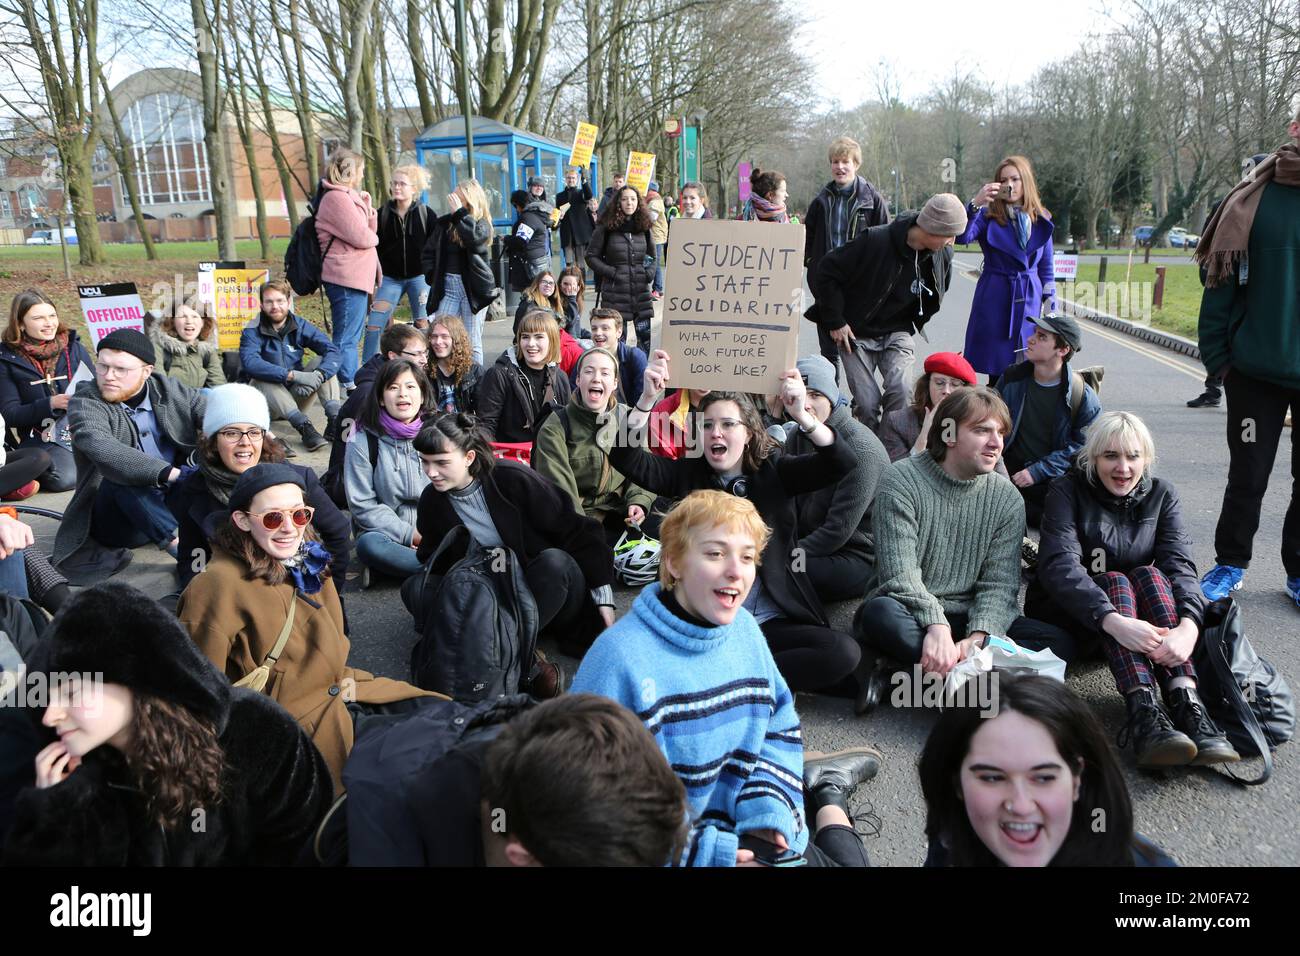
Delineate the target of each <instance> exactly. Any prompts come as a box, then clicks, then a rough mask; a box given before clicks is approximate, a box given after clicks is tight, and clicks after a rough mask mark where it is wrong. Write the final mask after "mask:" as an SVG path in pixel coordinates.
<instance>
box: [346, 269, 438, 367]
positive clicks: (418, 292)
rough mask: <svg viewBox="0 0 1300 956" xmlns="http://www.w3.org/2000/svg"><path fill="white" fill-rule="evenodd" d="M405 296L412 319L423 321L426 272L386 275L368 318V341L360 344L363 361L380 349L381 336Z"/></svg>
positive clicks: (425, 297) (427, 295)
mask: <svg viewBox="0 0 1300 956" xmlns="http://www.w3.org/2000/svg"><path fill="white" fill-rule="evenodd" d="M402 296H406V301H407V304H408V305H410V307H411V319H412V321H415V322H423V321H424V300H425V299H427V298H428V297H429V283H427V282H425V281H424V276H412V277H411V278H409V279H392V278H389V277H388V276H384V281H383V282H381V283H379V291H378V292H376V293H375V304H374V306H373V307H372V308H371V310H370V320H369V321H368V322H366V339H365V344H364V345H362V346H361V361H363V362H369V361H370V360H371V359H372V358H373V357H374V356H375V355H376V354H378V352H379V337H380V336H381V335H383V332H384V329H386V328H388V326H389V324H390V323H391V321H392V315H393V312H394V311H395V310H396V309H397V306H398V304H399V303H400V302H401V301H402Z"/></svg>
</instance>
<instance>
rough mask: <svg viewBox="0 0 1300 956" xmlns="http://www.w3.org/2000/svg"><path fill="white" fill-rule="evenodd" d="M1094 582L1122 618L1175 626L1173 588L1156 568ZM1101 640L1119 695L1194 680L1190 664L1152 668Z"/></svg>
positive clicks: (1114, 643) (1111, 642) (1112, 642)
mask: <svg viewBox="0 0 1300 956" xmlns="http://www.w3.org/2000/svg"><path fill="white" fill-rule="evenodd" d="M1093 580H1094V581H1096V582H1097V584H1098V585H1099V586H1100V587H1101V589H1102V590H1103V591H1105V592H1106V596H1107V597H1109V598H1110V603H1111V604H1113V605H1115V610H1116V611H1118V612H1119V613H1120V614H1123V615H1124V616H1125V617H1134V618H1137V619H1138V620H1141V621H1146V622H1147V623H1148V624H1154V625H1155V626H1156V627H1176V626H1177V624H1178V603H1177V602H1176V601H1175V600H1174V588H1173V585H1172V584H1170V583H1169V579H1168V578H1167V577H1165V575H1164V572H1163V571H1161V570H1160V569H1159V568H1157V567H1154V566H1152V565H1144V566H1142V567H1140V568H1134V569H1133V570H1132V571H1130V572H1129V573H1128V574H1127V575H1125V574H1122V573H1120V572H1119V571H1107V572H1106V573H1105V574H1097V575H1094V576H1093ZM1101 638H1102V646H1103V647H1104V648H1105V649H1106V660H1107V662H1108V663H1109V664H1110V672H1111V673H1112V674H1113V675H1115V684H1116V686H1117V687H1119V692H1120V693H1121V694H1127V693H1128V692H1129V691H1132V690H1136V689H1137V688H1138V687H1139V686H1142V685H1144V684H1145V685H1146V686H1148V687H1150V686H1152V685H1154V684H1155V683H1156V682H1157V681H1159V683H1160V686H1161V687H1165V686H1167V685H1168V683H1169V679H1170V678H1171V677H1191V678H1193V679H1195V677H1196V669H1195V668H1194V667H1192V662H1191V661H1190V660H1189V661H1185V662H1184V663H1182V664H1179V665H1178V666H1177V667H1165V666H1163V665H1161V664H1152V663H1151V659H1150V658H1148V657H1147V656H1146V655H1145V654H1141V653H1139V652H1137V651H1131V650H1129V649H1128V648H1127V647H1124V646H1123V645H1122V644H1120V643H1119V642H1118V641H1117V640H1115V638H1113V637H1111V636H1110V635H1109V634H1106V633H1105V632H1102V635H1101Z"/></svg>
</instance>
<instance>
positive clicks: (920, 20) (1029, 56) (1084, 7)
mask: <svg viewBox="0 0 1300 956" xmlns="http://www.w3.org/2000/svg"><path fill="white" fill-rule="evenodd" d="M1123 5H1124V4H1123V0H1110V2H1109V3H1108V2H1106V0H1069V2H1067V3H1064V4H1055V3H1054V4H1051V5H1050V6H1049V5H1047V4H1042V3H1040V4H993V3H978V2H970V0H871V2H870V3H869V4H861V3H859V2H851V0H802V3H801V4H800V11H801V13H803V14H805V15H806V16H807V17H808V24H807V26H805V27H804V29H803V31H802V35H801V39H802V41H803V43H804V44H805V49H807V50H808V52H809V55H810V58H811V59H812V61H813V63H814V65H815V66H816V69H817V76H818V79H819V80H820V86H821V88H822V89H823V90H825V91H826V95H827V99H828V101H827V103H826V108H827V109H830V108H832V107H833V106H834V104H833V103H832V102H831V101H832V100H835V99H838V101H839V106H840V107H842V108H846V109H847V108H850V107H853V106H856V105H858V104H859V103H861V102H863V101H864V100H867V99H870V98H872V95H873V93H874V90H875V82H874V79H873V75H872V74H873V72H874V71H875V70H876V69H877V64H878V63H879V62H880V60H881V59H884V60H886V61H887V62H888V63H889V64H890V66H891V67H892V68H893V70H894V72H895V74H896V75H897V77H898V80H899V83H900V85H901V87H902V97H903V99H904V100H908V101H912V100H915V99H917V98H918V97H920V96H922V95H924V94H925V93H926V92H927V91H929V89H930V87H931V86H933V85H934V84H935V83H936V82H937V81H939V80H941V79H943V78H944V77H948V76H951V75H952V71H953V67H954V65H957V66H958V68H959V70H961V71H967V70H969V71H971V72H974V73H977V74H981V75H983V77H984V78H985V79H990V80H993V81H994V85H995V86H996V87H997V88H999V89H1000V88H1002V87H1003V86H1007V85H1015V84H1018V83H1023V82H1024V81H1026V80H1028V79H1029V78H1030V77H1031V76H1033V74H1034V72H1035V71H1036V70H1037V69H1038V68H1039V67H1041V66H1045V65H1047V64H1049V63H1053V62H1056V61H1059V60H1061V59H1062V58H1064V57H1066V56H1068V55H1069V54H1070V53H1071V52H1073V51H1074V50H1075V49H1076V48H1077V47H1078V44H1079V42H1080V41H1081V40H1082V39H1083V37H1084V36H1086V35H1087V34H1088V33H1090V32H1105V30H1106V28H1107V27H1108V26H1109V25H1110V21H1109V20H1108V19H1107V18H1106V17H1105V15H1104V13H1103V8H1104V7H1105V6H1110V7H1111V8H1116V9H1120V10H1122V9H1123Z"/></svg>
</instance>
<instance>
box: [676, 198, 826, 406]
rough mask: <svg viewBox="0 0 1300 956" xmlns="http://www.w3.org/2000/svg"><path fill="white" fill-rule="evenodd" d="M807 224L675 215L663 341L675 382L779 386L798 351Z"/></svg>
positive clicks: (762, 389) (768, 390) (765, 389)
mask: <svg viewBox="0 0 1300 956" xmlns="http://www.w3.org/2000/svg"><path fill="white" fill-rule="evenodd" d="M803 240H804V229H803V226H799V225H792V224H789V223H755V222H731V221H727V220H718V219H712V220H710V219H683V218H681V217H678V218H677V219H674V220H673V223H672V226H671V228H670V231H669V234H668V272H667V283H666V290H665V295H664V311H663V325H662V333H661V337H662V342H661V344H660V347H661V348H662V349H664V350H665V351H666V352H667V353H668V356H669V359H670V361H671V365H670V369H671V375H672V378H671V384H672V385H674V386H678V387H683V388H708V389H724V390H728V391H740V392H758V393H761V394H764V395H772V394H776V393H777V392H779V391H780V375H781V373H782V372H784V371H785V370H787V369H791V368H794V364H795V361H796V360H797V359H798V355H799V320H800V318H801V317H802V315H803Z"/></svg>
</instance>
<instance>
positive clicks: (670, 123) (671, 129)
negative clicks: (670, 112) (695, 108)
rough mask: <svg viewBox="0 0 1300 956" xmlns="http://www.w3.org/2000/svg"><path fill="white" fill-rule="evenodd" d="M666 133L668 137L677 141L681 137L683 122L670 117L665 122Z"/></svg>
mask: <svg viewBox="0 0 1300 956" xmlns="http://www.w3.org/2000/svg"><path fill="white" fill-rule="evenodd" d="M664 132H665V133H667V134H668V136H669V137H671V138H673V139H676V138H677V137H678V136H681V135H682V121H681V120H679V119H678V118H677V117H676V116H670V117H669V118H668V119H666V120H664Z"/></svg>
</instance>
